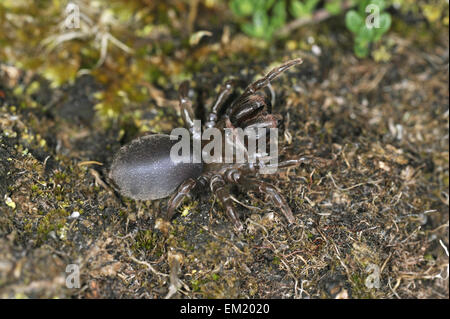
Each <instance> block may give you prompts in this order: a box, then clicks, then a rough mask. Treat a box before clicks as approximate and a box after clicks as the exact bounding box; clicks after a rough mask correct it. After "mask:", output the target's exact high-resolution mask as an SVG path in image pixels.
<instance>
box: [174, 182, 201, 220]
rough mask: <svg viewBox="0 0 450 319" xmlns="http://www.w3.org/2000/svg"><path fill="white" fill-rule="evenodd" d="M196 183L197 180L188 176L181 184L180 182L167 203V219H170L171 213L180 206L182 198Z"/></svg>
mask: <svg viewBox="0 0 450 319" xmlns="http://www.w3.org/2000/svg"><path fill="white" fill-rule="evenodd" d="M196 185H197V182H196V181H195V180H194V179H192V178H189V179H188V180H186V181H185V182H184V183H183V184H181V185H180V186H179V187H178V189H177V191H176V192H175V193H174V194H173V195H172V197H171V198H170V199H169V202H168V204H167V219H168V220H171V219H172V217H173V215H174V214H175V211H176V209H177V208H178V206H180V204H181V202H182V201H183V199H184V198H185V197H186V196H188V195H189V193H190V192H191V190H193V189H194V187H195V186H196Z"/></svg>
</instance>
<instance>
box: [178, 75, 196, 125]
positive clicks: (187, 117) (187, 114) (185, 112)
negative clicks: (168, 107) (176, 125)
mask: <svg viewBox="0 0 450 319" xmlns="http://www.w3.org/2000/svg"><path fill="white" fill-rule="evenodd" d="M188 95H189V82H188V81H184V82H183V83H181V85H180V88H179V89H178V98H179V102H180V108H181V117H182V118H183V122H184V124H185V125H186V127H187V128H188V129H189V130H190V131H192V130H193V127H194V111H193V110H192V102H191V100H190V99H189V96H188Z"/></svg>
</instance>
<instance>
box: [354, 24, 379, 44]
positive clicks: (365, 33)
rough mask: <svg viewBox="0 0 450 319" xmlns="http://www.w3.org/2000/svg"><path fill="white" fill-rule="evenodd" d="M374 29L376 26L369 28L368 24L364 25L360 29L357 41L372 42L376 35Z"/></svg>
mask: <svg viewBox="0 0 450 319" xmlns="http://www.w3.org/2000/svg"><path fill="white" fill-rule="evenodd" d="M374 30H375V28H368V27H367V26H366V25H363V27H362V28H361V29H359V30H358V33H357V35H356V38H355V41H356V42H359V43H363V42H364V43H369V42H371V41H372V40H373V38H374V36H375V31H374Z"/></svg>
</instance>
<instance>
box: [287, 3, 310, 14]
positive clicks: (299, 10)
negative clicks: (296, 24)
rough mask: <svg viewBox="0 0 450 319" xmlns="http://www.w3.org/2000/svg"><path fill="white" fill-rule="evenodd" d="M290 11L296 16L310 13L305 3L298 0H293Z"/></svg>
mask: <svg viewBox="0 0 450 319" xmlns="http://www.w3.org/2000/svg"><path fill="white" fill-rule="evenodd" d="M289 12H290V13H291V14H292V16H294V17H295V18H299V17H304V16H306V15H308V10H307V9H306V7H305V5H304V4H303V3H301V2H300V1H298V0H294V1H292V2H291V5H290V7H289Z"/></svg>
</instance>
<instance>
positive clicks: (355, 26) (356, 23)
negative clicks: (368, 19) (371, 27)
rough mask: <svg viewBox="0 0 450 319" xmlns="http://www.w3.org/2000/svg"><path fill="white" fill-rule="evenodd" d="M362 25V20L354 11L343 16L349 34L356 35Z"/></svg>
mask: <svg viewBox="0 0 450 319" xmlns="http://www.w3.org/2000/svg"><path fill="white" fill-rule="evenodd" d="M363 24H364V20H363V18H361V16H360V15H359V14H358V13H357V12H356V11H355V10H350V11H348V12H347V14H346V15H345V25H346V26H347V29H349V30H350V31H351V32H353V33H358V31H359V30H360V29H361V27H362V26H363Z"/></svg>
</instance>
